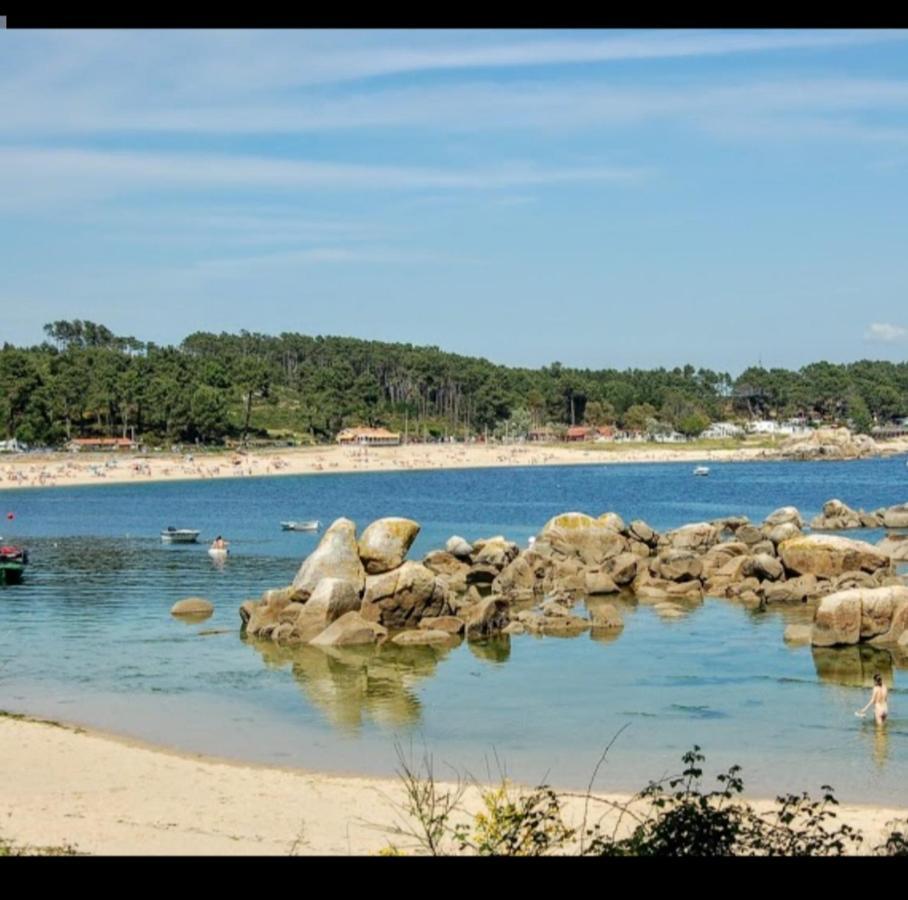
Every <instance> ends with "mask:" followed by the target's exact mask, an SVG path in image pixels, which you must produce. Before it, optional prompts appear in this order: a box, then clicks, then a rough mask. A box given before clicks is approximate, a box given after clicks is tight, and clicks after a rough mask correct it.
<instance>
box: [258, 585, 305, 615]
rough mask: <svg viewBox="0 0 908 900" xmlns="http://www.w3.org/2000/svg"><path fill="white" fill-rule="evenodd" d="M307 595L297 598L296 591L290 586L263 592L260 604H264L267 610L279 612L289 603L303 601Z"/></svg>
mask: <svg viewBox="0 0 908 900" xmlns="http://www.w3.org/2000/svg"><path fill="white" fill-rule="evenodd" d="M307 596H308V594H306V595H305V596H303V597H302V598H297V596H296V590H295V589H294V587H293V586H292V585H288V586H287V587H282V588H271V589H270V590H267V591H265V592H264V593H263V594H262V603H264V604H265V606H267V607H268V608H269V609H273V610H281V609H283V608H284V607H285V606H287V605H288V604H289V603H292V602H294V601H296V600H297V599H303V600H305V599H306V597H307Z"/></svg>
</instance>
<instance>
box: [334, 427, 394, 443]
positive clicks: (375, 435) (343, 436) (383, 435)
mask: <svg viewBox="0 0 908 900" xmlns="http://www.w3.org/2000/svg"><path fill="white" fill-rule="evenodd" d="M337 443H338V444H343V445H346V446H351V445H354V444H357V445H359V446H365V447H397V446H399V445H400V434H398V433H397V432H395V431H388V429H387V428H366V427H360V428H344V429H343V431H340V432H338V435H337Z"/></svg>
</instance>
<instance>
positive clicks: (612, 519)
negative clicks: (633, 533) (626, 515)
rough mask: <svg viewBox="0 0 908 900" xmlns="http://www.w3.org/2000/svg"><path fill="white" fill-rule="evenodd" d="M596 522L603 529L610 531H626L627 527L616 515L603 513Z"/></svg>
mask: <svg viewBox="0 0 908 900" xmlns="http://www.w3.org/2000/svg"><path fill="white" fill-rule="evenodd" d="M596 521H597V522H599V524H600V525H602V526H603V527H605V528H611V529H612V531H618V532H625V531H627V526H626V525H625V524H624V519H622V518H621V516H619V515H618V513H614V512H607V513H603V514H602V515H601V516H599V518H598V519H597V520H596Z"/></svg>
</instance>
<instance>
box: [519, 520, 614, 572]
mask: <svg viewBox="0 0 908 900" xmlns="http://www.w3.org/2000/svg"><path fill="white" fill-rule="evenodd" d="M540 540H541V541H542V542H544V543H546V544H548V545H549V546H550V547H551V548H552V551H553V552H554V553H555V555H556V556H561V557H565V558H568V559H578V560H580V561H581V562H582V563H583V565H585V566H590V567H594V568H595V567H599V566H601V565H602V564H603V563H604V562H606V560H609V559H612V558H614V557H616V556H618V555H619V554H620V553H624V552H625V551H626V550H627V549H628V543H627V540H626V539H625V538H624V537H623V536H622V535H621V534H620V533H619V532H617V531H615V530H614V528H611V527H608V526H606V525H604V524H603V523H602V522H599V521H597V520H596V519H593V518H592V517H591V516H585V515H584V514H583V513H566V514H565V515H562V516H555V518H553V519H550V520H549V522H548V523H546V526H545V528H543V530H542V532H541V533H540ZM537 543H539V542H537ZM533 549H534V550H537V547H536V545H534V547H533ZM537 552H538V551H537Z"/></svg>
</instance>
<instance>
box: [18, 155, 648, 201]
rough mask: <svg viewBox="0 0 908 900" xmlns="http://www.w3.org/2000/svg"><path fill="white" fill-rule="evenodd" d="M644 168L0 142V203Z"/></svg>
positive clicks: (527, 177)
mask: <svg viewBox="0 0 908 900" xmlns="http://www.w3.org/2000/svg"><path fill="white" fill-rule="evenodd" d="M648 174H650V173H649V172H647V171H646V170H644V169H634V168H620V167H613V166H598V167H597V166H585V167H540V166H537V165H535V164H533V163H527V162H523V161H514V162H510V163H499V164H498V165H496V166H493V167H488V168H484V169H472V170H467V169H460V170H458V169H443V168H423V167H415V166H412V167H411V166H378V165H356V164H345V163H333V162H322V161H313V160H305V159H279V158H275V157H264V156H258V157H256V156H228V155H215V154H199V153H147V152H145V153H138V152H112V151H97V150H85V149H70V148H67V149H50V148H45V147H21V146H6V147H2V146H0V208H3V207H4V206H5V207H6V208H10V207H12V208H22V207H23V206H25V207H26V208H28V207H30V206H32V205H33V204H35V203H38V204H40V205H42V206H45V205H46V204H47V203H49V202H54V203H57V202H59V201H60V200H61V199H63V200H69V201H77V200H84V199H86V198H91V197H98V196H117V195H121V194H124V193H137V192H142V191H148V190H154V191H160V190H166V189H172V190H178V191H180V192H181V193H185V192H187V191H204V190H207V189H212V188H229V189H231V190H233V191H235V192H239V191H243V190H246V189H249V190H258V191H262V190H269V189H270V190H278V191H281V192H283V191H314V190H355V191H370V192H381V191H406V190H424V189H432V190H437V189H452V190H497V189H506V188H514V187H525V186H537V187H539V186H545V185H564V184H571V183H575V184H582V183H586V184H591V183H596V182H599V183H603V182H613V183H615V182H625V183H626V182H633V181H637V180H640V179H642V178H644V177H646V176H647V175H648Z"/></svg>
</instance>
